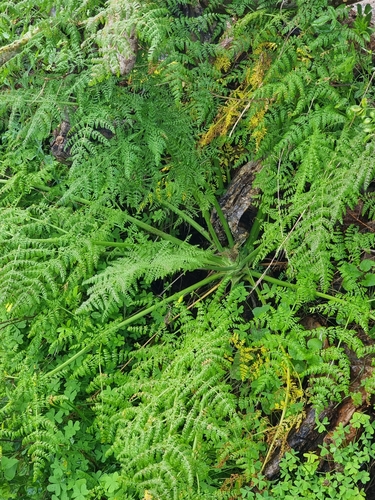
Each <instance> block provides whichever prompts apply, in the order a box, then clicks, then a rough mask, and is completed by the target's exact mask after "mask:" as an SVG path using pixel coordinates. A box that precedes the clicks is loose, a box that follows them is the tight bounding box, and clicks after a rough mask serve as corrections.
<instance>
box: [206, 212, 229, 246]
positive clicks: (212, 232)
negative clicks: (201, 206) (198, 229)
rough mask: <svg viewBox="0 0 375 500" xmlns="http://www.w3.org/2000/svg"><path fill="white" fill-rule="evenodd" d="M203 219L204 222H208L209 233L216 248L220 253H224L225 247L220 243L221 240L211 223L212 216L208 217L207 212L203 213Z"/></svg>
mask: <svg viewBox="0 0 375 500" xmlns="http://www.w3.org/2000/svg"><path fill="white" fill-rule="evenodd" d="M203 217H204V220H205V221H206V224H207V227H208V231H209V233H210V235H211V237H212V239H213V241H214V243H215V245H216V248H217V249H218V250H219V252H222V251H223V250H224V248H223V245H222V244H221V243H220V240H219V238H218V237H217V234H216V232H215V229H214V227H213V225H212V223H211V220H210V216H209V215H208V213H207V211H206V210H204V211H203Z"/></svg>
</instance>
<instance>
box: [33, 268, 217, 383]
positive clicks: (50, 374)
mask: <svg viewBox="0 0 375 500" xmlns="http://www.w3.org/2000/svg"><path fill="white" fill-rule="evenodd" d="M223 275H224V273H221V274H220V273H217V274H212V275H210V276H208V277H207V278H205V279H203V280H201V281H198V283H194V285H191V286H189V287H187V288H185V290H181V291H179V292H176V293H174V294H173V295H171V296H170V297H167V298H166V299H164V300H162V301H160V302H157V303H156V304H153V305H152V306H150V307H147V309H144V310H143V311H139V312H138V313H136V314H133V316H130V318H127V319H125V320H124V321H121V322H120V323H117V324H116V325H114V326H112V327H109V328H108V330H107V331H106V333H114V332H116V331H117V330H119V329H120V328H124V327H125V326H128V325H130V324H132V323H134V322H135V321H137V320H138V319H140V318H143V317H144V316H147V314H150V313H152V312H153V311H155V309H157V308H158V307H161V306H163V305H165V304H169V303H170V302H174V301H175V300H178V299H180V298H181V297H184V296H185V295H188V294H189V293H191V292H193V291H194V290H196V289H197V288H201V287H203V286H205V285H208V283H211V282H212V281H215V280H219V279H221V278H222V277H223ZM95 340H96V339H93V340H92V341H91V342H90V343H89V344H88V345H86V346H85V347H83V349H81V350H80V351H78V352H76V353H75V354H74V355H73V356H72V357H71V358H69V359H67V360H66V361H64V363H62V364H61V365H59V366H57V367H56V368H54V369H53V370H51V371H49V372H47V373H45V374H44V375H43V377H42V378H48V377H53V376H54V375H56V373H58V372H59V371H61V370H63V369H64V368H66V367H67V366H69V365H70V364H71V363H73V361H75V360H76V359H78V358H79V357H80V356H83V355H84V354H86V353H87V352H88V351H89V350H90V349H92V348H93V347H94V344H95Z"/></svg>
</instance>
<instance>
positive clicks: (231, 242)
mask: <svg viewBox="0 0 375 500" xmlns="http://www.w3.org/2000/svg"><path fill="white" fill-rule="evenodd" d="M213 204H214V207H215V210H216V213H217V215H218V217H219V220H220V222H221V224H222V226H223V229H224V232H225V236H226V237H227V240H228V244H229V248H233V247H234V240H233V236H232V232H231V230H230V227H229V224H228V221H227V219H226V218H225V216H224V214H223V211H222V210H221V207H220V205H219V202H218V201H217V199H216V198H214V199H213Z"/></svg>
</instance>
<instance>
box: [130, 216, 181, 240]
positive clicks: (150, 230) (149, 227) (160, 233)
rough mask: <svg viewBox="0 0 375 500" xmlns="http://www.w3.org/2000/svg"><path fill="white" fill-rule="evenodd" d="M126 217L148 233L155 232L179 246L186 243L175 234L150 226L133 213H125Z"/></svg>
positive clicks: (156, 234)
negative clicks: (132, 214)
mask: <svg viewBox="0 0 375 500" xmlns="http://www.w3.org/2000/svg"><path fill="white" fill-rule="evenodd" d="M124 218H125V219H126V220H128V221H129V222H132V223H133V224H135V225H136V226H138V227H140V228H142V229H144V230H145V231H147V232H148V233H151V234H155V236H159V237H160V238H162V239H163V240H167V241H171V242H172V243H175V244H176V245H178V246H182V245H184V244H186V242H185V241H182V240H179V239H178V238H175V237H174V236H172V235H170V234H168V233H165V232H164V231H160V229H156V228H155V227H153V226H150V224H147V223H146V222H142V221H140V220H138V219H136V218H135V217H132V216H131V215H128V214H124Z"/></svg>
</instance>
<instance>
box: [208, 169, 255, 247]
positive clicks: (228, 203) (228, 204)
mask: <svg viewBox="0 0 375 500" xmlns="http://www.w3.org/2000/svg"><path fill="white" fill-rule="evenodd" d="M261 168H262V164H261V162H260V161H251V162H248V163H246V164H245V165H244V166H243V167H241V168H240V169H239V170H238V171H237V172H236V174H235V176H234V178H233V180H232V182H231V183H230V184H229V187H228V189H227V191H226V193H225V194H224V195H223V196H222V197H221V198H220V200H219V205H220V208H221V210H222V211H223V214H224V216H225V218H226V220H227V222H228V225H229V228H230V230H231V232H232V235H233V239H234V240H235V242H236V243H243V242H244V241H245V240H246V238H247V236H248V234H249V232H250V229H251V224H252V222H253V220H254V218H255V216H256V214H257V208H256V206H255V202H256V199H257V197H258V195H259V189H258V188H255V187H254V186H253V184H254V180H255V176H256V174H257V173H258V172H259V171H260V170H261ZM211 222H212V225H213V227H214V229H215V231H216V234H217V235H218V238H219V240H220V242H221V243H222V244H224V245H225V244H226V236H225V232H224V229H223V227H222V225H221V223H220V220H219V217H218V215H217V212H216V210H214V211H213V212H212V216H211Z"/></svg>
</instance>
